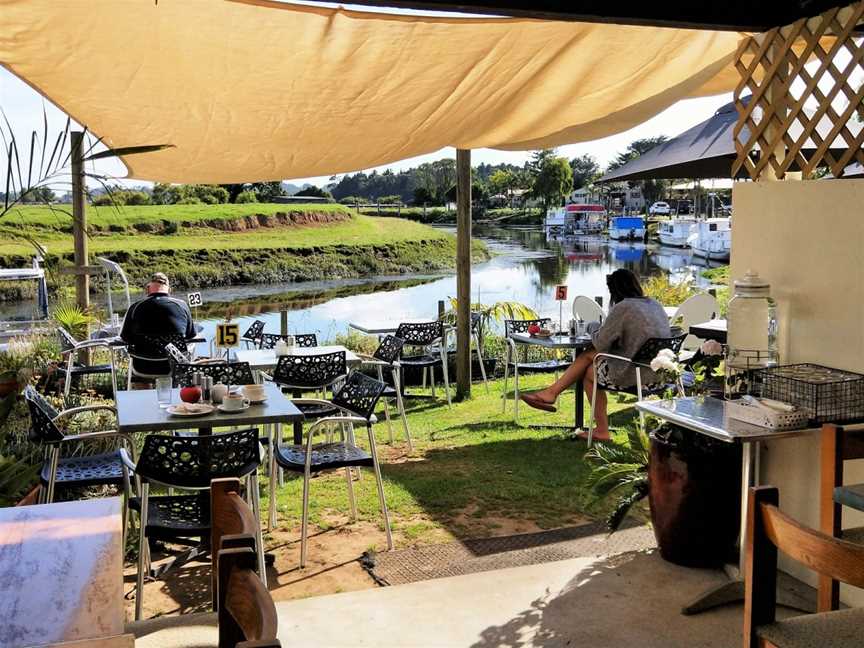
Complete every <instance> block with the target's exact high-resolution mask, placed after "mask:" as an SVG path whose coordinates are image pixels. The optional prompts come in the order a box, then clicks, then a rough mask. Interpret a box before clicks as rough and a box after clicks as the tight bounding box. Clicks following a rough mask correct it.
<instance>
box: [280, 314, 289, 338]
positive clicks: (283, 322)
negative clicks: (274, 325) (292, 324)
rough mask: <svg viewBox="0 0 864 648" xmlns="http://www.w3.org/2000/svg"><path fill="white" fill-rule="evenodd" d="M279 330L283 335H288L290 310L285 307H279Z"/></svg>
mask: <svg viewBox="0 0 864 648" xmlns="http://www.w3.org/2000/svg"><path fill="white" fill-rule="evenodd" d="M279 331H280V332H281V333H282V335H288V310H287V309H285V308H280V309H279Z"/></svg>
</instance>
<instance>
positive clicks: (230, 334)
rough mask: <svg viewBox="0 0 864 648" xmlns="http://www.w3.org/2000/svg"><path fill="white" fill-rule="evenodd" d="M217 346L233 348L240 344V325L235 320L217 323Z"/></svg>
mask: <svg viewBox="0 0 864 648" xmlns="http://www.w3.org/2000/svg"><path fill="white" fill-rule="evenodd" d="M216 346H217V347H221V348H223V349H233V348H235V347H238V346H240V325H239V324H235V323H234V322H223V323H221V324H217V325H216Z"/></svg>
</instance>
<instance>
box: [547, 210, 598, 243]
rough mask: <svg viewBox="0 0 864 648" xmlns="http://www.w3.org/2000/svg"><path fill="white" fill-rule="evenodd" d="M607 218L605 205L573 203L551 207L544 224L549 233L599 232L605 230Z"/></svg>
mask: <svg viewBox="0 0 864 648" xmlns="http://www.w3.org/2000/svg"><path fill="white" fill-rule="evenodd" d="M605 220H606V209H605V208H604V207H603V205H594V204H577V203H572V204H568V205H564V206H563V207H558V208H557V209H554V210H551V209H550V210H549V212H548V213H547V214H546V220H545V221H544V223H543V226H544V229H545V230H546V234H547V235H550V234H551V235H559V236H560V235H563V236H573V235H578V234H598V233H600V232H602V231H603V225H604V221H605Z"/></svg>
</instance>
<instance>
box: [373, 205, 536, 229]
mask: <svg viewBox="0 0 864 648" xmlns="http://www.w3.org/2000/svg"><path fill="white" fill-rule="evenodd" d="M360 213H363V214H368V215H369V216H380V217H398V218H404V219H406V220H411V221H414V222H417V223H424V224H426V225H455V224H456V210H455V209H445V208H444V207H426V208H423V207H402V208H396V207H382V208H381V209H379V208H378V207H377V206H375V205H361V206H360ZM471 218H472V220H473V222H474V223H475V224H478V225H479V224H483V223H500V224H501V225H540V224H542V222H543V218H542V215H541V211H540V210H539V209H509V208H504V209H487V210H478V209H476V208H475V209H474V210H473V212H472V214H471Z"/></svg>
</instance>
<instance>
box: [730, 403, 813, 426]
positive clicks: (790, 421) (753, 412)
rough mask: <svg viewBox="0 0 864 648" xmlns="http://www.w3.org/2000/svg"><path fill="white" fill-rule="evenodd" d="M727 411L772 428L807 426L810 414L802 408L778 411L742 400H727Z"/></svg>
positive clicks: (742, 419)
mask: <svg viewBox="0 0 864 648" xmlns="http://www.w3.org/2000/svg"><path fill="white" fill-rule="evenodd" d="M726 412H727V413H728V415H729V418H733V419H736V420H738V421H744V422H745V423H752V424H753V425H758V426H759V427H764V428H768V429H771V430H797V429H800V428H803V427H804V426H806V425H807V420H808V418H807V417H808V414H807V413H806V412H805V411H804V410H801V409H796V410H794V411H792V412H778V411H775V410H772V409H771V408H768V407H759V406H758V405H752V404H750V403H747V402H745V401H740V400H737V401H736V400H732V401H726Z"/></svg>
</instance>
